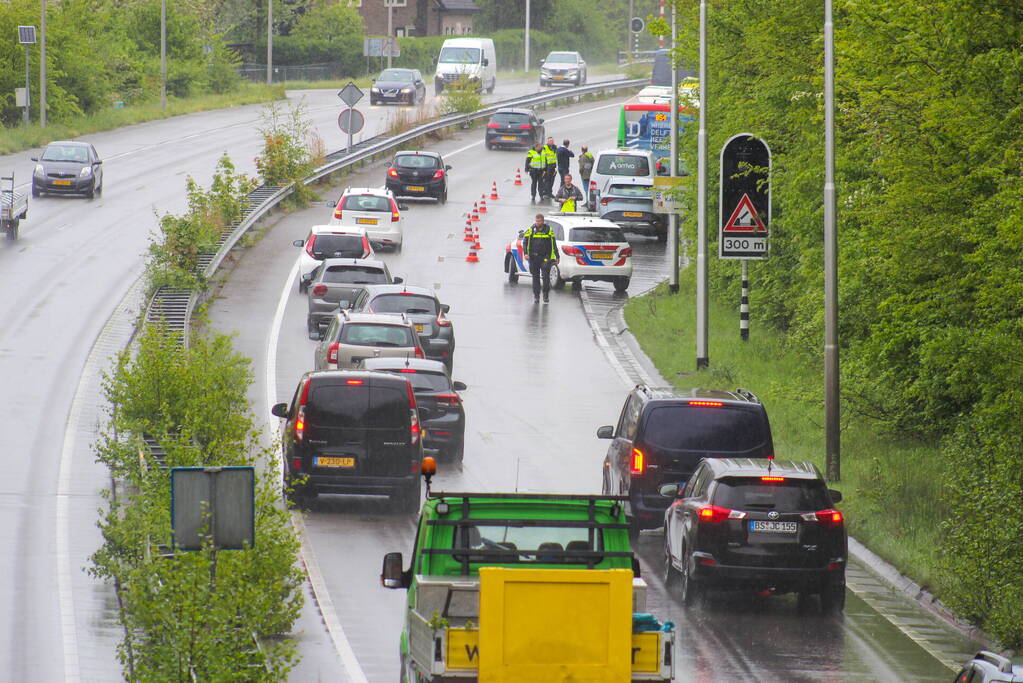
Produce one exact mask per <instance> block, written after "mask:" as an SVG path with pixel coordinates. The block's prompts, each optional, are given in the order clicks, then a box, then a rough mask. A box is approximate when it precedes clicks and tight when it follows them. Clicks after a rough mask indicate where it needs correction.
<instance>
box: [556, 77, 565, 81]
mask: <svg viewBox="0 0 1023 683" xmlns="http://www.w3.org/2000/svg"><path fill="white" fill-rule="evenodd" d="M564 79H565V77H564V76H555V77H554V80H556V81H561V80H564Z"/></svg>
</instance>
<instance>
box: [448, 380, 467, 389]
mask: <svg viewBox="0 0 1023 683" xmlns="http://www.w3.org/2000/svg"><path fill="white" fill-rule="evenodd" d="M451 386H452V387H454V389H455V391H465V390H466V389H468V388H469V387H467V386H465V382H452V383H451Z"/></svg>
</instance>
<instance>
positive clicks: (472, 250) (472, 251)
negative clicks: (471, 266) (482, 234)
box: [465, 244, 480, 263]
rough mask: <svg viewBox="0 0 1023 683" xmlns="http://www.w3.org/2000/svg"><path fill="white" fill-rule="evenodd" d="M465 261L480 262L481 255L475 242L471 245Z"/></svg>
mask: <svg viewBox="0 0 1023 683" xmlns="http://www.w3.org/2000/svg"><path fill="white" fill-rule="evenodd" d="M465 262H466V263H479V262H480V257H479V256H478V255H477V254H476V245H475V244H470V245H469V253H468V254H467V255H466V257H465Z"/></svg>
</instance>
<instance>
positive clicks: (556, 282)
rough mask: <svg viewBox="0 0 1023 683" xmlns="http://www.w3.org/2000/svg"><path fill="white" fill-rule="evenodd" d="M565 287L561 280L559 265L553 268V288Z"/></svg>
mask: <svg viewBox="0 0 1023 683" xmlns="http://www.w3.org/2000/svg"><path fill="white" fill-rule="evenodd" d="M564 286H565V281H564V280H563V279H562V278H561V269H560V268H558V266H557V264H555V265H553V266H551V287H552V288H554V289H561V288H563V287H564Z"/></svg>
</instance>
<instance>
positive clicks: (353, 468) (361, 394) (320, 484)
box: [271, 370, 423, 512]
mask: <svg viewBox="0 0 1023 683" xmlns="http://www.w3.org/2000/svg"><path fill="white" fill-rule="evenodd" d="M271 412H272V413H273V414H274V415H276V416H277V417H280V418H284V419H285V420H286V421H287V422H286V423H285V426H284V437H283V444H282V449H283V456H284V476H285V480H286V482H287V484H288V487H289V492H288V496H289V498H290V499H291V500H292V501H293V502H295V503H296V504H299V505H304V504H306V503H307V501H308V500H309V499H310V498H313V497H315V496H316V495H317V494H319V493H356V494H368V495H389V496H392V497H393V498H395V499H397V501H398V502H399V504H400V506H401V508H402V509H403V510H405V511H407V512H414V511H417V510H418V509H419V501H420V483H419V466H420V463H421V462H422V459H423V445H422V439H420V435H421V434H420V426H419V412H418V410H417V406H416V397H415V393H414V392H413V389H412V384H411V383H409V381H408V380H407V379H405V378H404V377H401V376H398V375H392V374H390V373H383V372H353V371H344V370H342V371H337V370H333V371H320V372H307V373H306V374H304V375H303V376H302V379H300V380H299V382H298V388H297V389H295V396H294V397H293V398H292V399H291V405H290V406H289V405H288V404H287V403H278V404H277V405H275V406H274V407H273V408H272V410H271Z"/></svg>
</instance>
